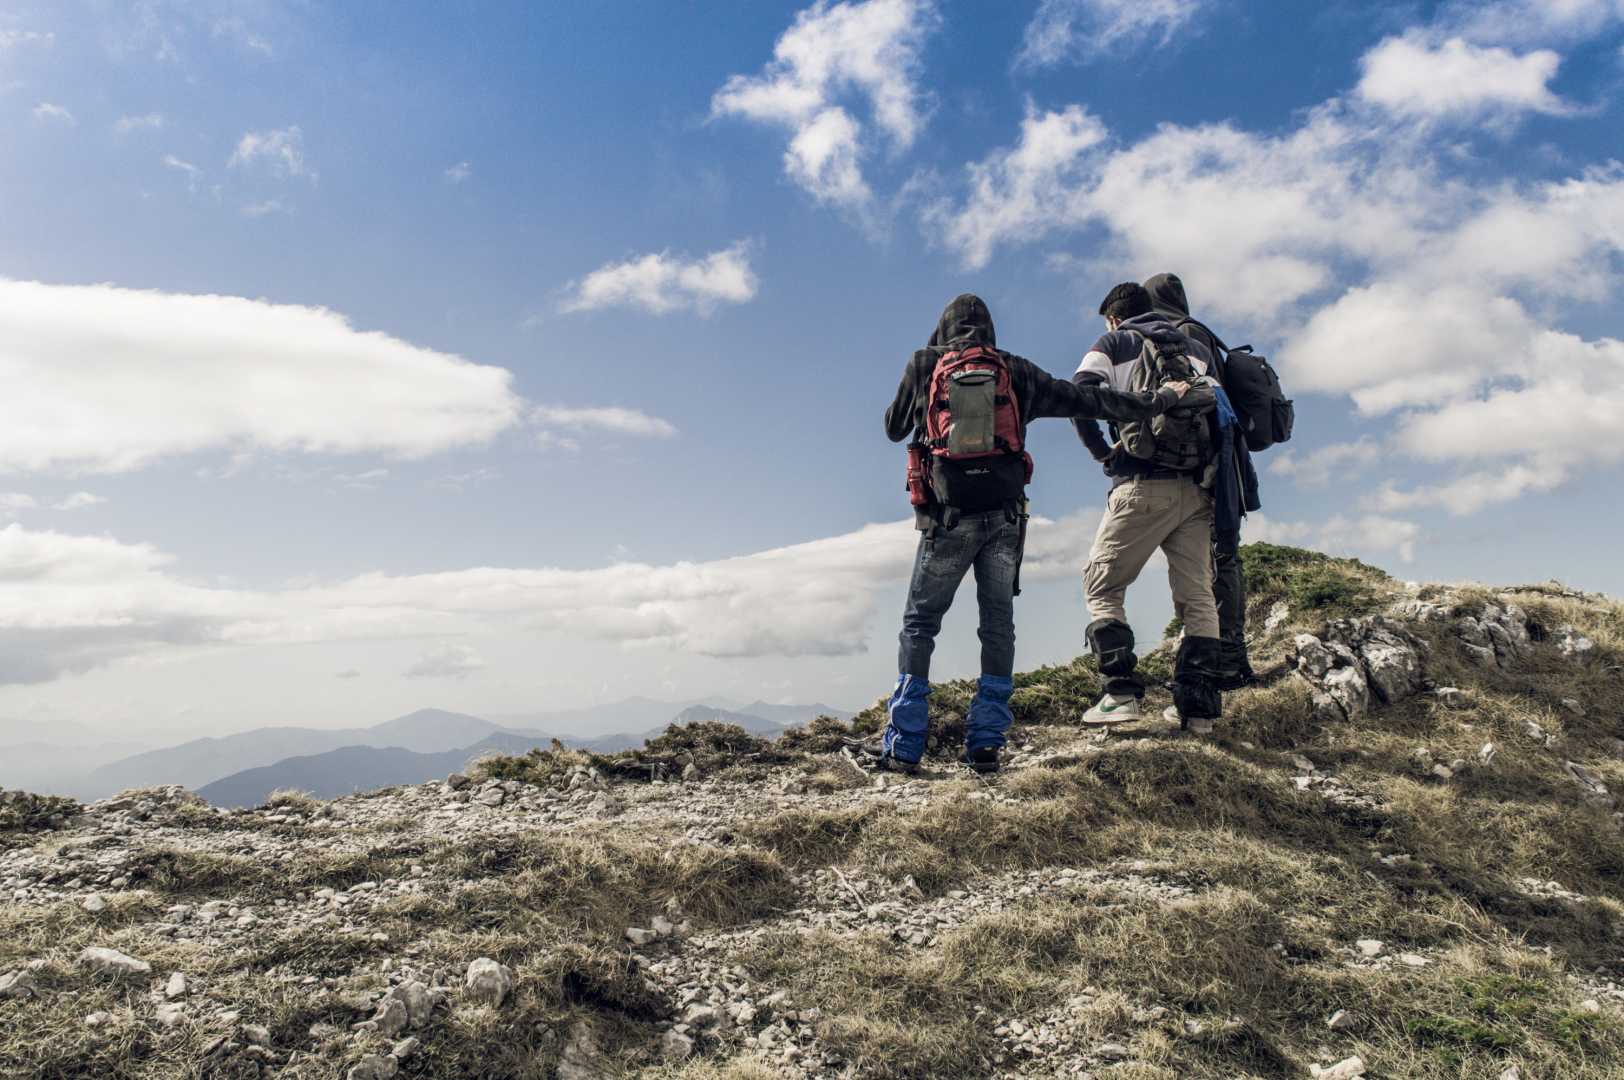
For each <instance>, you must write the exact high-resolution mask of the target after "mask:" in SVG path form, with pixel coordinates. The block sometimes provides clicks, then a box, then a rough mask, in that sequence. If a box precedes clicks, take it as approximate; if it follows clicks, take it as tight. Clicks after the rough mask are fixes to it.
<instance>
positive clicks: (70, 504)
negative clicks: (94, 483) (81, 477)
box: [51, 491, 107, 510]
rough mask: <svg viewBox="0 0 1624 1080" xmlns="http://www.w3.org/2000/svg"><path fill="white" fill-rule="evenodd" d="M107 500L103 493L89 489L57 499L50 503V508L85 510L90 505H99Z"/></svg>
mask: <svg viewBox="0 0 1624 1080" xmlns="http://www.w3.org/2000/svg"><path fill="white" fill-rule="evenodd" d="M106 501H107V497H106V496H105V495H96V494H94V493H92V492H89V491H75V492H74V493H73V494H72V495H68V496H65V497H64V498H61V499H58V500H57V501H56V502H54V503H52V504H51V509H52V510H85V509H88V508H89V507H92V506H100V505H101V504H102V503H104V502H106Z"/></svg>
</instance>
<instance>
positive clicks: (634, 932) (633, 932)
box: [626, 926, 660, 948]
mask: <svg viewBox="0 0 1624 1080" xmlns="http://www.w3.org/2000/svg"><path fill="white" fill-rule="evenodd" d="M659 936H660V935H658V934H656V933H655V932H654V931H652V930H645V929H643V928H642V927H641V926H628V927H626V940H627V941H629V942H631V943H632V945H633V946H634V947H636V948H642V947H643V946H644V945H649V944H652V943H653V942H655V941H656V940H658V939H659Z"/></svg>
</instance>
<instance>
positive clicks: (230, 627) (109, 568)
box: [0, 512, 1098, 683]
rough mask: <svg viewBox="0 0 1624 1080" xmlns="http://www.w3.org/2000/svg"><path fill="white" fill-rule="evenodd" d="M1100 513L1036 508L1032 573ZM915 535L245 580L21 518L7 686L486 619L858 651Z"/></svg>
mask: <svg viewBox="0 0 1624 1080" xmlns="http://www.w3.org/2000/svg"><path fill="white" fill-rule="evenodd" d="M1097 522H1098V515H1097V514H1094V513H1092V512H1089V513H1082V514H1077V515H1073V516H1071V517H1068V518H1065V519H1062V520H1060V521H1050V520H1047V519H1034V520H1033V523H1032V529H1031V533H1030V535H1029V538H1028V547H1027V554H1026V564H1025V569H1024V571H1023V573H1024V574H1025V576H1026V577H1027V579H1028V580H1031V581H1038V580H1053V579H1057V578H1063V577H1071V576H1073V575H1075V574H1076V573H1077V572H1078V571H1079V569H1080V567H1081V566H1082V565H1083V561H1084V560H1085V559H1086V557H1087V553H1088V548H1089V545H1090V544H1091V542H1092V540H1093V535H1094V529H1095V526H1096V524H1097ZM915 538H916V534H915V532H914V530H913V527H912V523H911V522H906V521H902V522H895V523H891V524H884V525H870V526H866V527H864V528H862V529H859V530H857V531H855V532H851V533H847V534H844V535H841V536H833V537H828V538H826V539H822V540H814V541H811V542H808V543H804V544H796V545H793V546H790V547H783V548H775V549H772V550H768V551H761V552H756V553H754V554H749V555H741V556H738V557H735V558H727V559H716V560H712V561H709V562H698V563H694V562H679V563H671V564H666V565H648V564H643V563H618V564H616V565H613V566H607V567H602V568H598V569H590V570H563V569H556V568H535V569H527V568H499V567H481V568H475V569H466V570H453V571H446V572H443V573H428V574H415V575H389V574H364V575H362V576H360V577H356V578H352V579H349V580H347V581H342V582H337V583H334V584H330V585H309V584H306V585H300V586H297V587H290V588H287V589H284V590H281V591H249V590H240V589H231V588H224V587H205V586H200V585H196V584H192V583H190V582H187V581H184V580H182V579H180V578H179V577H177V576H174V575H173V574H172V573H171V572H170V570H169V564H170V560H169V558H168V557H167V556H165V555H163V554H162V553H161V552H158V551H157V550H155V549H154V548H152V547H151V546H149V545H144V544H123V543H120V542H118V541H116V540H113V539H110V538H106V537H100V538H92V537H79V536H69V535H64V534H61V533H55V532H36V531H28V530H24V529H23V528H22V527H21V526H18V525H12V526H8V527H6V528H5V529H0V582H4V583H5V586H6V587H5V588H3V589H0V683H4V682H40V681H45V680H48V679H52V678H56V677H58V676H61V675H64V674H68V673H73V672H82V671H87V670H90V669H91V668H94V667H98V666H101V665H104V664H108V663H112V662H115V661H118V660H121V659H129V658H139V657H142V656H147V655H150V654H153V653H155V652H160V651H163V650H165V649H176V648H198V647H226V646H250V645H260V644H283V643H296V642H297V643H309V642H320V641H336V640H358V639H406V638H430V639H438V640H446V639H448V638H455V637H458V636H465V635H468V634H472V633H478V632H482V631H483V632H489V631H491V630H493V629H497V630H501V631H502V632H504V633H508V634H512V633H520V632H529V633H535V634H542V635H545V634H568V635H571V636H574V637H585V638H590V639H594V640H598V641H602V642H606V643H610V644H618V645H622V646H626V647H636V648H657V649H669V650H674V651H678V652H684V653H689V654H694V655H701V656H713V657H759V656H842V655H849V654H854V653H860V652H862V651H863V650H864V649H865V647H866V646H865V641H866V638H867V634H866V632H865V624H866V622H867V620H868V619H869V618H870V616H871V615H872V614H873V612H874V600H875V598H876V595H877V594H878V593H879V592H880V591H881V590H883V589H885V588H887V587H898V588H900V587H901V586H902V585H904V584H905V583H906V581H907V578H908V573H909V569H910V567H911V565H912V559H913V552H914V547H915ZM421 662H422V661H420V663H421Z"/></svg>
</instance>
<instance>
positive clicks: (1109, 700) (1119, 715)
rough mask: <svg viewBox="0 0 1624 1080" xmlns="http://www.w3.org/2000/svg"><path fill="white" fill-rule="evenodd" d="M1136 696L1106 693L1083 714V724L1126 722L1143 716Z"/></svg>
mask: <svg viewBox="0 0 1624 1080" xmlns="http://www.w3.org/2000/svg"><path fill="white" fill-rule="evenodd" d="M1143 715H1144V714H1143V713H1142V712H1141V711H1140V709H1139V699H1138V698H1136V697H1117V696H1116V695H1115V694H1106V695H1105V696H1104V697H1102V698H1100V700H1099V703H1098V704H1096V705H1095V706H1094V707H1093V708H1092V709H1089V710H1088V711H1087V712H1085V713H1084V714H1083V723H1085V724H1099V725H1104V724H1126V723H1128V722H1129V721H1131V720H1138V719H1141V718H1142V717H1143Z"/></svg>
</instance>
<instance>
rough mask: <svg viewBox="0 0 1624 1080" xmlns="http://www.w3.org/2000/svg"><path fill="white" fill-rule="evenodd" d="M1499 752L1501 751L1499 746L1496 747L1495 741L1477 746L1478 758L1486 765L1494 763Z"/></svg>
mask: <svg viewBox="0 0 1624 1080" xmlns="http://www.w3.org/2000/svg"><path fill="white" fill-rule="evenodd" d="M1499 752H1500V751H1499V748H1498V747H1496V746H1495V745H1494V744H1493V743H1491V742H1486V743H1484V744H1483V745H1482V746H1480V747H1478V748H1477V760H1478V761H1480V762H1482V763H1483V764H1485V765H1490V764H1493V762H1494V755H1495V754H1498V753H1499Z"/></svg>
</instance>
